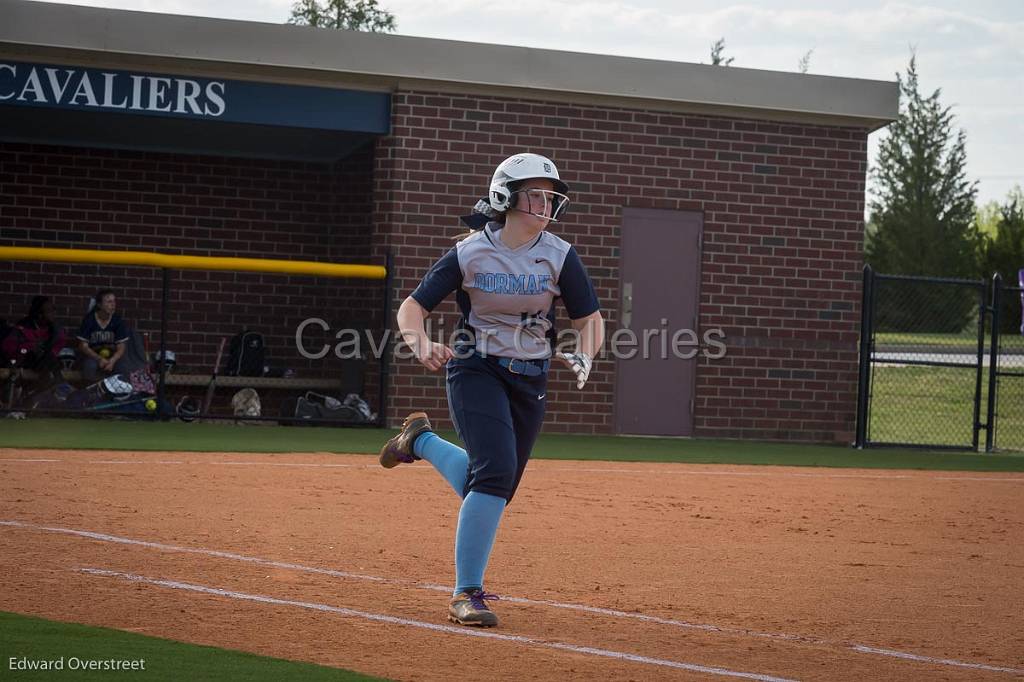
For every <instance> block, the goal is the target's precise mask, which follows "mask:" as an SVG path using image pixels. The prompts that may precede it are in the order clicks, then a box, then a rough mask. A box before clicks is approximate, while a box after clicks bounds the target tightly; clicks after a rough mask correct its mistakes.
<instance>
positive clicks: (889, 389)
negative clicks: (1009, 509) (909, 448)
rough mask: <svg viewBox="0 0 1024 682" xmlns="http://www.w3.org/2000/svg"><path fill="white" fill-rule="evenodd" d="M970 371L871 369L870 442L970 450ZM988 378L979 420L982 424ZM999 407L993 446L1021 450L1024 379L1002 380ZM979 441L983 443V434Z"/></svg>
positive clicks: (972, 384)
mask: <svg viewBox="0 0 1024 682" xmlns="http://www.w3.org/2000/svg"><path fill="white" fill-rule="evenodd" d="M975 381H976V378H975V372H974V370H973V369H972V368H955V367H894V366H884V365H883V366H875V367H874V368H873V369H872V381H871V394H872V395H871V423H870V427H869V432H868V436H869V438H870V440H872V441H874V442H878V443H916V444H922V445H934V444H936V443H953V444H964V445H969V444H970V443H971V438H972V429H973V424H974V393H975ZM987 382H988V373H987V372H986V373H985V374H984V376H983V378H982V401H981V413H980V419H981V421H982V422H984V421H985V419H986V410H987V404H986V403H987V395H988V383H987ZM999 391H1000V398H999V404H998V405H997V429H996V445H997V447H999V448H1001V449H1012V450H1024V377H1021V378H1017V377H1005V378H1003V380H1002V381H1001V384H1000V388H999ZM980 438H981V439H982V440H983V439H984V438H985V433H984V431H983V432H981V435H980Z"/></svg>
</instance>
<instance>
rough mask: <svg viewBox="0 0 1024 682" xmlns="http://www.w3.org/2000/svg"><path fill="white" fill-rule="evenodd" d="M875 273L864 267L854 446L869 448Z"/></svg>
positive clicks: (868, 267) (868, 266)
mask: <svg viewBox="0 0 1024 682" xmlns="http://www.w3.org/2000/svg"><path fill="white" fill-rule="evenodd" d="M874 285H875V273H874V271H873V270H872V269H871V266H870V265H865V266H864V278H863V284H862V285H861V301H860V365H859V372H858V377H857V440H856V442H855V443H854V446H855V447H857V448H858V449H863V448H864V447H865V446H867V434H868V399H869V395H870V384H871V336H872V334H873V333H874V329H873V327H874V319H873V318H874V310H873V300H874Z"/></svg>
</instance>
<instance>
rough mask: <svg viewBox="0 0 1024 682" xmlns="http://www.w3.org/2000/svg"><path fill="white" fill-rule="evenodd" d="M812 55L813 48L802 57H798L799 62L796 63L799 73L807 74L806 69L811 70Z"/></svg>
mask: <svg viewBox="0 0 1024 682" xmlns="http://www.w3.org/2000/svg"><path fill="white" fill-rule="evenodd" d="M812 54H814V48H811V49H810V50H807V52H804V56H803V57H800V61H799V62H797V68H798V69H800V73H807V69H809V68H811V55H812Z"/></svg>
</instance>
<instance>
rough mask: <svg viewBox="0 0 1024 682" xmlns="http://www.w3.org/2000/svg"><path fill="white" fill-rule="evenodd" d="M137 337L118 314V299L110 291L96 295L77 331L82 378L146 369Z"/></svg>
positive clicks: (87, 378) (95, 377) (95, 378)
mask: <svg viewBox="0 0 1024 682" xmlns="http://www.w3.org/2000/svg"><path fill="white" fill-rule="evenodd" d="M135 346H141V341H140V340H139V339H138V334H132V332H131V331H130V330H129V329H128V325H126V324H125V322H124V320H123V319H121V316H120V315H118V314H117V297H116V296H115V295H114V292H113V291H111V290H110V289H101V290H100V291H98V292H97V293H96V298H95V299H94V301H93V307H92V309H91V310H90V311H89V312H88V314H86V316H85V318H83V319H82V325H81V327H80V328H79V330H78V352H79V355H80V356H81V368H82V377H83V378H84V379H86V380H87V381H90V382H92V381H98V380H100V379H102V378H104V377H105V376H107V375H109V374H114V373H121V374H129V373H130V372H132V371H133V370H135V369H139V368H140V367H144V366H145V359H142V360H141V361H140V360H139V358H140V357H142V356H143V355H144V353H143V351H142V350H141V348H135Z"/></svg>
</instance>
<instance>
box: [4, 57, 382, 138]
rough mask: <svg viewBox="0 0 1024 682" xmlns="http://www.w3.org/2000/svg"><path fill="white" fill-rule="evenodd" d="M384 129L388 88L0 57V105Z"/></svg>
mask: <svg viewBox="0 0 1024 682" xmlns="http://www.w3.org/2000/svg"><path fill="white" fill-rule="evenodd" d="M3 105H13V106H28V107H47V108H56V109H65V110H75V109H78V110H82V111H93V112H111V113H115V112H116V113H128V114H139V115H145V116H164V117H172V118H184V119H192V120H203V121H230V122H233V123H258V124H263V125H272V126H288V127H291V128H316V129H320V130H347V131H353V132H364V133H379V134H386V133H387V132H388V131H389V124H390V111H391V101H390V96H389V95H388V94H387V93H379V92H363V91H359V90H334V89H331V88H313V87H306V86H299V85H278V84H276V83H258V82H253V81H236V80H223V79H214V78H198V77H185V76H169V75H162V74H152V73H138V72H132V71H115V70H111V69H93V68H88V69H86V68H80V67H74V66H55V65H47V64H26V63H22V62H9V61H0V106H3Z"/></svg>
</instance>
